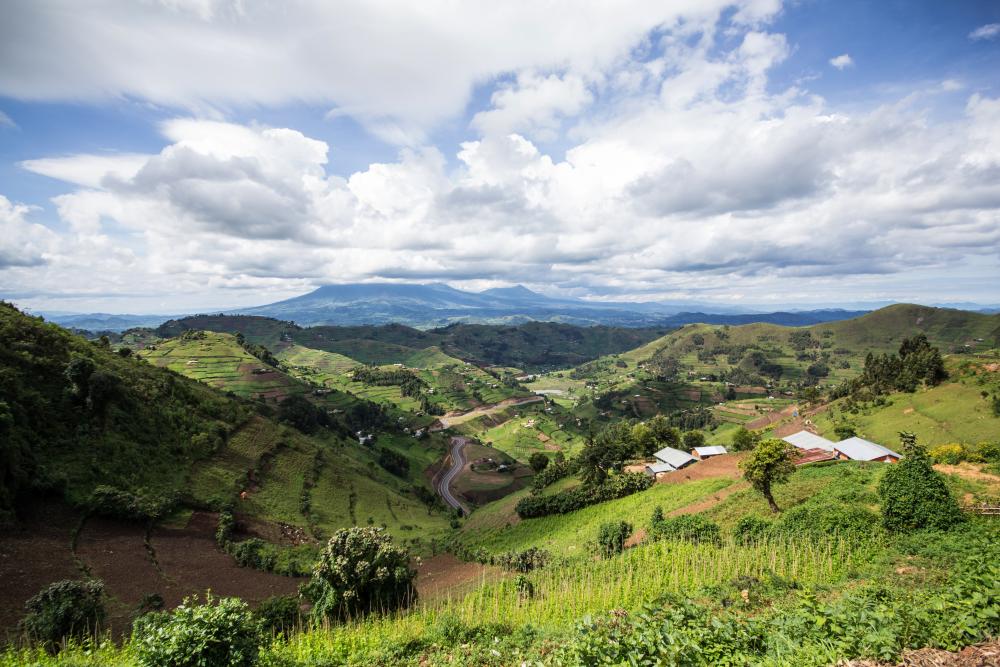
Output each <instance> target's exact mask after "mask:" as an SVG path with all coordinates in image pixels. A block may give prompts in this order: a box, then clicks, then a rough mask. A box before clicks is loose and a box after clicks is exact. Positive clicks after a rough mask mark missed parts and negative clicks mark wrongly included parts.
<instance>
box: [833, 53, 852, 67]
mask: <svg viewBox="0 0 1000 667" xmlns="http://www.w3.org/2000/svg"><path fill="white" fill-rule="evenodd" d="M830 64H831V65H832V66H834V67H836V68H837V69H839V70H844V69H847V68H848V67H854V59H852V58H851V56H850V55H848V54H846V53H842V54H840V55H839V56H837V57H835V58H830Z"/></svg>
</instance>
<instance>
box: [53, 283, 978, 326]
mask: <svg viewBox="0 0 1000 667" xmlns="http://www.w3.org/2000/svg"><path fill="white" fill-rule="evenodd" d="M962 305H964V306H966V309H968V310H980V311H982V312H989V311H990V310H991V308H986V307H983V306H979V307H978V308H977V307H976V304H962ZM875 308H876V306H873V307H872V308H865V309H858V310H844V309H839V308H824V309H818V310H779V311H776V312H760V311H758V312H755V311H754V310H753V309H751V308H747V307H738V306H729V305H719V304H712V303H697V302H655V301H654V302H623V301H617V302H613V301H588V300H584V299H574V298H559V297H550V296H546V295H544V294H539V293H537V292H533V291H531V290H530V289H528V288H526V287H524V286H521V285H517V286H515V287H501V288H494V289H488V290H484V291H482V292H466V291H463V290H458V289H455V288H453V287H449V286H448V285H445V284H443V283H430V284H400V283H360V284H346V285H327V286H324V287H320V288H319V289H316V290H314V291H312V292H310V293H308V294H304V295H302V296H297V297H294V298H291V299H286V300H284V301H278V302H277V303H272V304H267V305H263V306H255V307H252V308H240V309H235V310H226V311H223V312H225V313H226V314H240V315H260V316H264V317H273V318H278V319H282V320H289V321H293V322H296V323H298V324H299V325H302V326H315V325H341V326H355V325H378V324H389V323H398V324H405V325H408V326H412V327H417V328H422V329H428V328H434V327H441V326H447V325H449V324H454V323H469V324H509V325H515V324H522V323H525V322H531V321H544V322H562V323H566V324H575V325H581V326H592V325H598V324H600V325H607V326H618V327H671V326H679V325H682V324H688V323H692V322H705V323H709V324H734V325H735V324H748V323H751V322H768V323H772V324H781V325H785V326H808V325H811V324H820V323H822V322H832V321H837V320H844V319H850V318H853V317H857V316H858V315H862V314H864V313H866V312H869V310H874V309H875ZM39 314H41V315H44V316H45V317H46V319H48V320H50V321H52V322H56V323H57V324H60V325H62V326H65V327H68V328H74V329H85V330H89V331H123V330H125V329H129V328H132V327H155V326H158V325H159V324H161V323H163V322H165V321H167V320H170V319H176V318H180V317H183V316H185V315H186V313H180V314H174V315H112V314H106V313H91V314H79V313H44V312H43V313H39ZM187 314H190V313H187Z"/></svg>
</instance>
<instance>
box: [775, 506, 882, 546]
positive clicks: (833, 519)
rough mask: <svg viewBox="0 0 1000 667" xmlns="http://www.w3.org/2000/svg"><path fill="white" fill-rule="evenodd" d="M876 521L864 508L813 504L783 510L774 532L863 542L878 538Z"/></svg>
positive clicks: (873, 514)
mask: <svg viewBox="0 0 1000 667" xmlns="http://www.w3.org/2000/svg"><path fill="white" fill-rule="evenodd" d="M878 520H879V517H878V515H877V514H875V513H874V512H872V511H871V510H869V509H867V508H865V507H858V506H854V505H850V504H843V505H840V504H838V505H825V504H819V503H816V504H808V505H799V506H797V507H792V508H791V509H788V510H786V511H785V512H784V513H783V514H782V515H781V519H780V520H779V521H778V522H777V523H776V524H775V526H774V528H775V529H776V530H780V531H783V532H785V533H788V534H790V535H800V536H802V535H805V536H811V537H814V538H816V537H823V536H833V537H839V538H841V539H845V540H864V539H868V538H871V537H874V536H876V535H878V534H879V521H878Z"/></svg>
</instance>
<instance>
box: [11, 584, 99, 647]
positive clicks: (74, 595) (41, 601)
mask: <svg viewBox="0 0 1000 667" xmlns="http://www.w3.org/2000/svg"><path fill="white" fill-rule="evenodd" d="M24 607H25V610H26V611H27V615H26V616H25V617H24V619H23V620H22V621H21V628H22V630H23V631H24V632H25V633H26V634H27V635H28V636H29V637H31V638H32V639H34V640H35V641H38V642H41V643H43V644H46V645H49V646H51V645H54V644H56V643H58V642H59V641H60V640H62V639H63V638H64V637H71V638H73V637H75V638H79V637H83V636H86V635H88V634H91V633H96V631H97V629H98V626H99V625H100V624H101V622H103V621H104V615H105V613H104V582H103V581H100V580H97V579H91V580H89V581H74V580H70V579H66V580H63V581H57V582H55V583H54V584H50V585H48V586H46V587H45V588H43V589H42V590H41V591H39V592H38V593H36V594H35V595H34V596H32V597H31V598H30V599H29V600H28V601H27V602H26V603H25V604H24Z"/></svg>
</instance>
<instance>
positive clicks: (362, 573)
mask: <svg viewBox="0 0 1000 667" xmlns="http://www.w3.org/2000/svg"><path fill="white" fill-rule="evenodd" d="M416 574H417V573H416V571H415V570H413V569H411V568H410V555H409V554H408V553H407V552H406V550H405V549H403V548H401V547H397V546H396V545H394V544H393V543H392V538H391V537H390V536H389V534H388V533H386V532H385V530H383V529H382V528H375V527H363V528H362V527H354V528H348V529H344V530H338V531H337V532H336V533H334V535H333V537H331V538H330V541H329V542H328V543H327V545H326V548H325V549H323V552H322V553H321V554H320V559H319V562H318V563H317V564H316V569H315V570H314V571H313V577H312V580H311V581H310V582H309V584H308V586H307V594H308V596H309V597H310V598H311V599H312V601H313V614H314V615H315V616H316V617H317V618H327V619H346V618H356V617H359V616H363V615H365V614H368V613H369V612H372V611H381V612H390V611H394V610H396V609H400V608H404V607H407V606H409V605H410V604H411V603H412V602H414V601H415V600H416V598H417V591H416V589H415V588H414V587H413V579H414V578H415V577H416Z"/></svg>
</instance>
